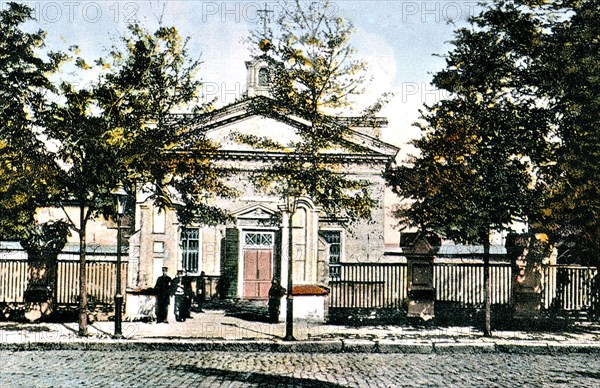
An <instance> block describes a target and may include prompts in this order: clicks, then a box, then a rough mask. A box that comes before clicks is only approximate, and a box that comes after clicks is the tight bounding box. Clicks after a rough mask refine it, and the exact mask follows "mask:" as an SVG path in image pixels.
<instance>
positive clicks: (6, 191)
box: [0, 3, 64, 239]
mask: <svg viewBox="0 0 600 388" xmlns="http://www.w3.org/2000/svg"><path fill="white" fill-rule="evenodd" d="M32 15H33V11H32V9H31V8H29V7H27V6H26V5H23V4H17V3H8V6H7V7H6V9H4V10H2V11H0V35H1V36H2V40H1V41H0V68H1V69H2V71H1V72H0V107H1V109H0V214H2V217H1V218H0V236H2V238H5V239H20V238H22V237H23V236H25V235H27V233H28V231H29V229H30V228H33V227H34V218H33V216H34V213H35V208H36V207H37V206H38V205H39V204H40V203H41V201H42V200H43V196H44V193H45V192H46V191H47V190H46V189H47V184H46V180H47V179H49V177H50V175H51V170H50V168H49V167H48V166H49V165H51V164H52V163H51V162H49V160H48V158H47V155H46V154H45V153H44V152H43V148H44V147H43V144H42V143H41V142H40V141H39V140H38V139H37V137H36V134H35V132H34V131H33V130H32V129H33V126H34V125H35V124H36V116H35V115H34V109H35V108H36V107H37V106H38V105H39V104H40V102H41V101H42V100H43V98H44V96H45V95H46V94H47V93H49V92H51V91H52V89H53V86H52V84H51V82H50V80H49V79H48V75H49V74H51V73H52V72H54V71H56V69H57V67H58V65H59V64H60V62H61V61H62V60H63V59H64V56H63V55H61V54H58V53H49V56H48V59H47V60H44V59H42V58H41V57H40V56H39V55H38V52H39V51H40V50H41V49H42V48H43V47H44V37H45V34H44V32H42V31H36V32H33V33H30V32H25V31H24V30H23V29H22V27H23V24H24V23H26V22H28V21H30V20H33V16H32Z"/></svg>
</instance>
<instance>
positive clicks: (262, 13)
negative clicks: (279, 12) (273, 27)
mask: <svg viewBox="0 0 600 388" xmlns="http://www.w3.org/2000/svg"><path fill="white" fill-rule="evenodd" d="M256 12H257V13H258V15H259V18H260V20H262V22H263V34H264V37H265V38H266V37H267V23H269V22H270V21H271V18H270V17H269V14H272V13H273V10H270V9H269V8H267V3H265V9H259V10H258V11H256Z"/></svg>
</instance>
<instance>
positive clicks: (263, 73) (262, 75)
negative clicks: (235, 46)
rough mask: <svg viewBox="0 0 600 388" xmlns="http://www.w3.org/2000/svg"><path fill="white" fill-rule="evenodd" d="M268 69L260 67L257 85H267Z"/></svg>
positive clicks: (268, 79)
mask: <svg viewBox="0 0 600 388" xmlns="http://www.w3.org/2000/svg"><path fill="white" fill-rule="evenodd" d="M270 78H271V77H270V75H269V69H267V68H266V67H261V68H260V70H258V86H268V85H269V81H270Z"/></svg>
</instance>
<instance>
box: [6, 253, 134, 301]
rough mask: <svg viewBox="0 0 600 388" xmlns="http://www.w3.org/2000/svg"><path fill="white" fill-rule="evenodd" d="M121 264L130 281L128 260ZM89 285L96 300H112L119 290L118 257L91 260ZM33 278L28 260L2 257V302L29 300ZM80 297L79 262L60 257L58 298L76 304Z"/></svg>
mask: <svg viewBox="0 0 600 388" xmlns="http://www.w3.org/2000/svg"><path fill="white" fill-rule="evenodd" d="M121 265H122V267H121V284H122V285H123V288H125V285H126V284H127V263H126V262H123V263H122V264H121ZM86 270H87V282H88V283H87V288H88V295H90V296H91V297H92V298H93V299H94V302H95V303H98V304H112V303H113V301H114V295H115V292H116V278H117V266H116V261H114V260H89V261H87V263H86ZM28 281H29V265H28V263H27V260H13V259H3V260H2V259H0V303H1V302H4V303H23V302H25V290H26V289H27V283H28ZM78 301H79V262H78V261H73V260H58V262H57V274H56V289H55V302H56V303H58V304H59V305H76V304H77V303H78Z"/></svg>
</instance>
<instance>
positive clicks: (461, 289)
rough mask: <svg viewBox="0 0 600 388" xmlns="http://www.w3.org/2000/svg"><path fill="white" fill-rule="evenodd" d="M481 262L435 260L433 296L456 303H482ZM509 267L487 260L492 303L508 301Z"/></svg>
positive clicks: (464, 304)
mask: <svg viewBox="0 0 600 388" xmlns="http://www.w3.org/2000/svg"><path fill="white" fill-rule="evenodd" d="M483 272H484V271H483V264H481V263H435V264H434V265H433V286H434V287H435V299H436V300H438V301H444V302H453V303H455V304H456V305H457V307H478V308H479V307H483V304H484V298H485V288H484V283H483ZM511 272H512V271H511V267H510V264H509V263H490V289H491V303H492V304H509V303H510V302H511V287H512V286H511V284H512V280H511Z"/></svg>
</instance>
